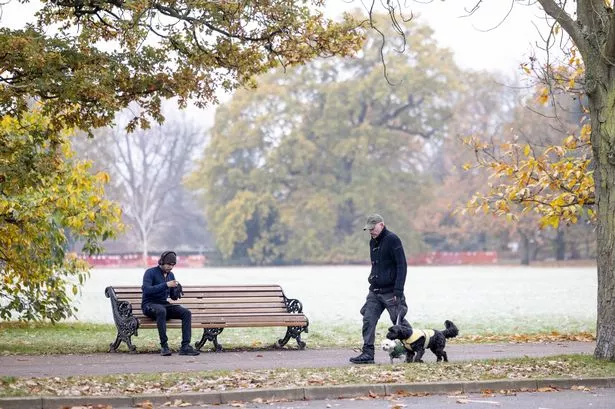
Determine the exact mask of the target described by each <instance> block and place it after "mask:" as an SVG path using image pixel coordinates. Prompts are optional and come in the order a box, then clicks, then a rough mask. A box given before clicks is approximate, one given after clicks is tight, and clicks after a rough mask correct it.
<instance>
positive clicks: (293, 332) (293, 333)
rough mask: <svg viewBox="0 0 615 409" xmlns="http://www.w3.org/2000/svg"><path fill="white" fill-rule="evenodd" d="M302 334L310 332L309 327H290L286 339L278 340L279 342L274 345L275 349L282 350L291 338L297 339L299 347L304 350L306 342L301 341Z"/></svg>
mask: <svg viewBox="0 0 615 409" xmlns="http://www.w3.org/2000/svg"><path fill="white" fill-rule="evenodd" d="M302 332H308V326H307V325H306V326H305V327H288V328H287V329H286V335H284V338H281V339H278V342H276V343H275V344H274V347H276V348H282V347H283V346H284V345H286V343H287V342H288V341H289V340H290V339H291V338H295V339H296V340H297V345H298V346H299V349H304V348H305V342H304V341H302V340H301V333H302Z"/></svg>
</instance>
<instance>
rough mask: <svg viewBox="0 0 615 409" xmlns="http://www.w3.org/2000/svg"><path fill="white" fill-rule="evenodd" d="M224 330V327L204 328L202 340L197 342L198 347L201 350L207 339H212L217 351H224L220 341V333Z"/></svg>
mask: <svg viewBox="0 0 615 409" xmlns="http://www.w3.org/2000/svg"><path fill="white" fill-rule="evenodd" d="M222 331H224V328H203V336H202V337H201V340H200V341H199V342H197V343H196V344H195V346H196V349H198V350H199V351H200V350H201V348H203V345H205V343H206V342H207V341H211V342H213V344H214V351H215V352H220V351H222V345H220V344H219V343H218V335H220V334H221V333H222Z"/></svg>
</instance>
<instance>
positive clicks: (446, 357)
mask: <svg viewBox="0 0 615 409" xmlns="http://www.w3.org/2000/svg"><path fill="white" fill-rule="evenodd" d="M442 358H444V362H448V356H446V351H442Z"/></svg>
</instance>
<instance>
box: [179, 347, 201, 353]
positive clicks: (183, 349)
mask: <svg viewBox="0 0 615 409" xmlns="http://www.w3.org/2000/svg"><path fill="white" fill-rule="evenodd" d="M179 354H180V355H191V356H196V355H199V354H200V352H199V351H197V350H196V349H194V348H192V345H186V346H183V347H181V348H180V349H179Z"/></svg>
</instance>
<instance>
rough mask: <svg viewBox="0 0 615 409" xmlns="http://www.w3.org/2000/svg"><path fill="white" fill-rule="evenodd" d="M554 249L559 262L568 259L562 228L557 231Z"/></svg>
mask: <svg viewBox="0 0 615 409" xmlns="http://www.w3.org/2000/svg"><path fill="white" fill-rule="evenodd" d="M553 247H554V248H555V259H556V260H558V261H561V260H564V259H565V258H566V241H565V240H564V231H563V230H562V229H561V228H559V229H557V232H556V234H555V239H554V240H553Z"/></svg>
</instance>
